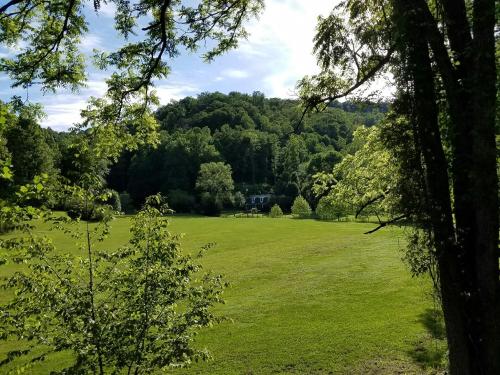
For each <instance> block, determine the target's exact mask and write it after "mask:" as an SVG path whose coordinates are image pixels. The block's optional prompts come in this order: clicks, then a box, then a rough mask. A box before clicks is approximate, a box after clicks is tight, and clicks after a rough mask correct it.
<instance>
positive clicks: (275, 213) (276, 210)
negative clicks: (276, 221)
mask: <svg viewBox="0 0 500 375" xmlns="http://www.w3.org/2000/svg"><path fill="white" fill-rule="evenodd" d="M269 217H273V218H278V217H283V211H282V210H281V207H280V206H278V205H277V204H275V205H274V206H273V207H271V211H269Z"/></svg>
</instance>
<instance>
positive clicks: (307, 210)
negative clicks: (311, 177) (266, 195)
mask: <svg viewBox="0 0 500 375" xmlns="http://www.w3.org/2000/svg"><path fill="white" fill-rule="evenodd" d="M311 212H312V210H311V206H309V203H307V201H306V200H305V199H304V197H302V195H299V196H297V198H295V200H294V201H293V205H292V215H294V216H297V217H300V218H307V217H310V216H311Z"/></svg>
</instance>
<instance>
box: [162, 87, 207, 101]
mask: <svg viewBox="0 0 500 375" xmlns="http://www.w3.org/2000/svg"><path fill="white" fill-rule="evenodd" d="M155 91H156V94H157V95H158V97H159V98H160V103H162V104H166V103H169V102H170V101H172V100H180V99H182V98H184V97H186V96H189V95H193V94H197V93H199V92H201V91H202V90H201V89H200V88H199V87H198V86H196V85H194V84H191V83H183V82H175V83H164V84H160V85H156V87H155Z"/></svg>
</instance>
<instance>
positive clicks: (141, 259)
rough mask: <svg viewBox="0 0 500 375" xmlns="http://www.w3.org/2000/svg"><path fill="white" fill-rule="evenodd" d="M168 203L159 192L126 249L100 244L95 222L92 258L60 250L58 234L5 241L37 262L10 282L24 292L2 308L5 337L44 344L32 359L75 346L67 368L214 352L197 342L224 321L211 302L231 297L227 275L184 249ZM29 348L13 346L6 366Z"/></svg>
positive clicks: (159, 361)
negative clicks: (206, 269)
mask: <svg viewBox="0 0 500 375" xmlns="http://www.w3.org/2000/svg"><path fill="white" fill-rule="evenodd" d="M165 210H166V208H165V207H164V206H163V205H162V202H161V199H160V198H159V197H152V198H150V199H149V200H148V201H147V203H146V205H145V207H144V208H143V209H142V210H141V211H140V212H139V213H138V215H137V216H136V217H135V218H134V219H133V223H132V227H131V239H130V240H129V243H128V245H126V246H124V247H122V248H120V249H119V250H118V251H97V250H95V246H96V242H100V241H102V240H103V239H104V238H105V236H106V234H107V225H106V224H105V223H102V224H99V225H98V226H96V227H95V228H94V229H89V227H88V225H87V227H86V228H87V229H86V231H85V232H84V233H83V234H84V237H83V238H86V241H85V242H84V243H82V245H81V250H82V251H83V252H84V253H86V256H83V257H82V256H81V255H80V256H78V257H76V256H72V255H69V253H66V254H64V255H63V254H61V253H58V252H56V251H55V247H54V245H53V243H52V242H51V241H50V240H48V239H47V238H43V237H37V236H35V235H33V234H30V235H28V236H27V237H24V238H20V239H13V240H12V239H11V240H2V243H1V245H2V248H3V249H7V250H8V251H9V252H8V255H9V258H10V259H11V261H14V262H27V263H28V269H26V270H22V271H19V272H16V273H14V274H13V275H12V276H11V277H9V278H8V280H7V281H6V283H5V285H4V287H6V288H8V289H9V290H11V289H12V290H13V291H14V292H15V293H14V297H13V299H12V300H11V301H9V302H6V303H4V304H3V306H2V307H1V309H0V312H1V314H0V319H1V321H2V324H1V327H2V328H1V337H2V338H3V339H8V338H12V337H17V338H18V339H24V340H28V341H31V342H33V343H34V344H36V345H43V346H44V347H45V348H46V350H45V352H44V353H43V354H41V355H39V356H37V357H36V358H35V360H32V364H33V362H37V361H44V359H45V357H46V356H47V354H49V353H53V352H59V351H62V350H71V351H72V352H73V353H74V355H75V362H74V363H73V364H72V365H71V366H70V367H69V368H67V369H64V370H62V372H61V373H67V372H72V373H87V372H93V373H99V374H104V373H108V372H112V373H116V372H120V371H126V370H128V371H129V372H130V371H133V372H134V373H135V374H147V373H150V372H151V371H154V370H156V369H165V368H167V367H169V366H172V365H176V366H180V365H185V364H188V363H190V362H191V361H192V360H198V359H207V358H208V357H209V355H208V353H207V352H206V351H200V350H198V349H195V348H193V347H192V341H193V336H194V335H195V334H196V332H197V331H198V330H199V329H200V328H202V327H206V326H209V325H211V324H212V323H213V322H216V321H218V320H219V318H217V317H216V316H215V315H214V314H213V313H212V312H211V309H210V308H211V307H212V306H213V305H214V304H216V303H220V302H222V300H221V293H222V291H223V288H224V282H223V281H222V279H221V277H220V276H219V275H211V274H205V275H203V274H202V273H200V270H201V266H200V265H199V264H198V263H197V260H196V259H197V258H192V257H191V256H189V255H184V254H182V251H181V248H180V243H179V239H180V237H179V236H176V235H172V234H171V233H170V232H169V231H168V229H167V226H168V220H167V218H166V217H164V214H165V212H166V211H165ZM55 221H56V222H57V223H60V224H63V223H64V220H62V218H56V219H55ZM64 228H67V223H66V224H64ZM66 230H67V231H68V232H72V233H73V234H74V235H75V236H77V237H78V236H80V235H81V233H78V232H74V231H72V230H71V229H66ZM204 250H206V248H205V249H204ZM201 254H202V253H201V252H200V255H199V256H201ZM31 348H33V347H31ZM30 351H31V350H30V349H27V350H26V351H15V352H12V353H10V354H9V360H7V361H6V362H5V361H4V362H3V365H6V364H7V363H8V362H10V360H11V359H13V358H15V357H16V356H23V355H29V354H30Z"/></svg>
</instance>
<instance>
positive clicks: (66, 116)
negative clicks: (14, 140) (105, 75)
mask: <svg viewBox="0 0 500 375" xmlns="http://www.w3.org/2000/svg"><path fill="white" fill-rule="evenodd" d="M106 88H107V86H106V83H105V82H104V81H103V80H98V79H93V80H91V81H89V82H87V87H85V88H83V89H82V90H81V91H80V92H79V93H76V94H73V93H60V94H56V95H47V96H43V97H41V98H40V99H39V100H38V101H39V102H40V103H41V104H42V105H43V109H44V111H45V113H46V114H47V117H46V118H45V119H43V120H42V121H41V125H42V126H43V127H50V128H52V129H54V130H58V131H62V130H68V129H69V128H70V127H71V126H73V125H74V124H76V123H79V122H80V121H81V120H82V119H81V117H80V111H81V110H82V109H84V108H85V107H86V106H87V100H88V99H89V98H90V97H91V96H96V97H100V96H102V95H104V93H105V92H106Z"/></svg>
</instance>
